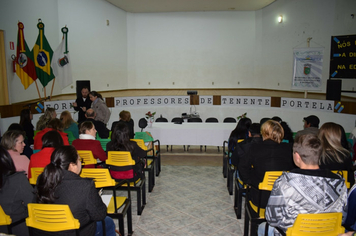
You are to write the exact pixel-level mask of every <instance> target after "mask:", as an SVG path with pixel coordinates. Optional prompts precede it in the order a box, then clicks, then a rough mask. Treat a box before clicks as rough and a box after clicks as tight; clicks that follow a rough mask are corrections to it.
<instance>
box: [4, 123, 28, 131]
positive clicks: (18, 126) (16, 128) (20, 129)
mask: <svg viewBox="0 0 356 236" xmlns="http://www.w3.org/2000/svg"><path fill="white" fill-rule="evenodd" d="M7 130H18V131H24V129H23V127H22V126H21V125H20V124H17V123H12V124H11V125H10V126H9V128H7Z"/></svg>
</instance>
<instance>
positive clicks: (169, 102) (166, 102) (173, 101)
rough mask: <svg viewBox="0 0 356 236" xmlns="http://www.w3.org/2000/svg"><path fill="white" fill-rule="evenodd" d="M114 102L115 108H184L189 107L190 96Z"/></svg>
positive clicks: (142, 98) (118, 100)
mask: <svg viewBox="0 0 356 236" xmlns="http://www.w3.org/2000/svg"><path fill="white" fill-rule="evenodd" d="M114 101H115V107H137V106H186V105H190V96H146V97H116V98H115V100H114Z"/></svg>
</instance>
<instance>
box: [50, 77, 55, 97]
mask: <svg viewBox="0 0 356 236" xmlns="http://www.w3.org/2000/svg"><path fill="white" fill-rule="evenodd" d="M55 82H56V78H53V83H52V89H51V96H50V97H49V100H51V98H52V93H53V87H54V83H55Z"/></svg>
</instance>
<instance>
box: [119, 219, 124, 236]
mask: <svg viewBox="0 0 356 236" xmlns="http://www.w3.org/2000/svg"><path fill="white" fill-rule="evenodd" d="M123 217H124V216H121V217H119V219H118V220H119V232H120V234H121V235H125V224H124V219H123Z"/></svg>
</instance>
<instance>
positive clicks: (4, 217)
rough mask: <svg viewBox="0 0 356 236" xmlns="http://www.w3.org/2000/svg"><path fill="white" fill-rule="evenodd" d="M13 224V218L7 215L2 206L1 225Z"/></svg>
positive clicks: (0, 211) (0, 212)
mask: <svg viewBox="0 0 356 236" xmlns="http://www.w3.org/2000/svg"><path fill="white" fill-rule="evenodd" d="M11 223H12V220H11V217H10V216H8V215H6V213H5V212H4V210H3V209H2V207H1V205H0V225H10V224H11Z"/></svg>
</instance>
